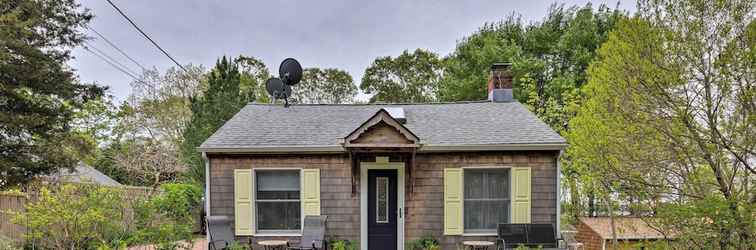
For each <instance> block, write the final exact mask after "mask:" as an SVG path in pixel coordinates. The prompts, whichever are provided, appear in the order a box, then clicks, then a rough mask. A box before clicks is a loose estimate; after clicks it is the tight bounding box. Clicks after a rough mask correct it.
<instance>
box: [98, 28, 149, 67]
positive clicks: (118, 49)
mask: <svg viewBox="0 0 756 250" xmlns="http://www.w3.org/2000/svg"><path fill="white" fill-rule="evenodd" d="M87 29H89V30H91V31H92V32H94V33H95V34H97V36H99V37H100V38H102V40H103V41H105V42H106V43H107V44H108V45H110V47H113V48H114V49H115V50H117V51H118V52H120V53H121V55H123V56H124V57H126V58H128V59H129V60H130V61H131V62H133V63H134V64H136V65H137V66H139V68H141V69H142V70H143V71H147V68H145V67H144V66H142V64H140V63H139V62H137V61H136V60H134V58H131V56H129V54H127V53H126V52H125V51H123V50H122V49H121V48H119V47H118V46H116V45H115V44H114V43H113V42H111V41H110V40H108V39H107V38H105V36H103V35H102V34H100V32H97V30H95V29H94V28H92V27H90V26H87Z"/></svg>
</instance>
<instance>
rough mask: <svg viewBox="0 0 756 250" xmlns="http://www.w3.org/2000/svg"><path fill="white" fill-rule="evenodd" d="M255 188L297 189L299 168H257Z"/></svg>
mask: <svg viewBox="0 0 756 250" xmlns="http://www.w3.org/2000/svg"><path fill="white" fill-rule="evenodd" d="M255 175H256V176H257V190H261V191H299V170H258V171H256V173H255Z"/></svg>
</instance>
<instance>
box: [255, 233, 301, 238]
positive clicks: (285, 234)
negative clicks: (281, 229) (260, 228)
mask: <svg viewBox="0 0 756 250" xmlns="http://www.w3.org/2000/svg"><path fill="white" fill-rule="evenodd" d="M253 236H255V237H302V234H301V233H256V234H255V235H253Z"/></svg>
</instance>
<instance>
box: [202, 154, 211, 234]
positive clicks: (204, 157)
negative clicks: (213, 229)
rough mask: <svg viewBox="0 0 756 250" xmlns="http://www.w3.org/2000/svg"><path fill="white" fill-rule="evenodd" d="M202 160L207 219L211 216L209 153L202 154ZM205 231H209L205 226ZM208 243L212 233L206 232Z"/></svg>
mask: <svg viewBox="0 0 756 250" xmlns="http://www.w3.org/2000/svg"><path fill="white" fill-rule="evenodd" d="M202 160H203V161H205V218H207V217H208V216H210V159H208V158H207V153H205V152H202ZM205 230H206V231H207V230H208V227H207V225H205ZM205 237H207V242H210V233H208V232H205Z"/></svg>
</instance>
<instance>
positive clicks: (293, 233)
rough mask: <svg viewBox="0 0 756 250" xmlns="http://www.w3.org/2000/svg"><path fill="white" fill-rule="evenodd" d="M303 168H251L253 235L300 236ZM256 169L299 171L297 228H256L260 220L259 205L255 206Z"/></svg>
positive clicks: (302, 222)
mask: <svg viewBox="0 0 756 250" xmlns="http://www.w3.org/2000/svg"><path fill="white" fill-rule="evenodd" d="M302 170H303V168H252V202H254V204H255V209H254V210H255V211H253V212H252V218H253V219H254V221H255V228H254V230H255V236H263V237H264V236H297V237H298V236H302V227H303V226H304V216H303V215H304V208H303V207H302V205H301V204H302V183H303V181H304V177H303V173H302ZM257 171H299V192H300V195H299V202H300V205H299V217H300V218H299V219H300V222H299V230H291V231H288V230H284V231H276V230H262V231H260V230H258V229H257V227H258V226H260V221H259V220H258V218H257V217H258V216H257V209H258V208H259V206H257Z"/></svg>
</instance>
